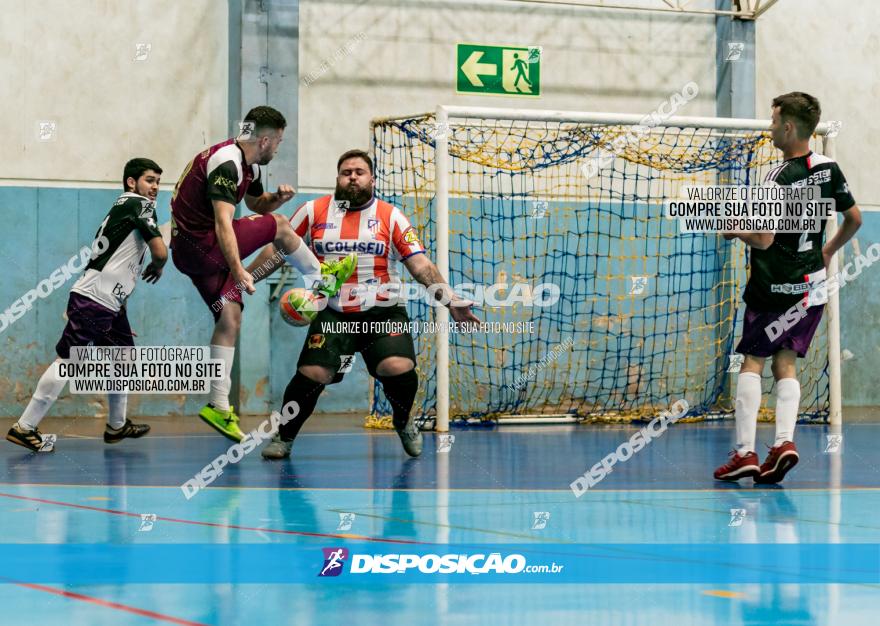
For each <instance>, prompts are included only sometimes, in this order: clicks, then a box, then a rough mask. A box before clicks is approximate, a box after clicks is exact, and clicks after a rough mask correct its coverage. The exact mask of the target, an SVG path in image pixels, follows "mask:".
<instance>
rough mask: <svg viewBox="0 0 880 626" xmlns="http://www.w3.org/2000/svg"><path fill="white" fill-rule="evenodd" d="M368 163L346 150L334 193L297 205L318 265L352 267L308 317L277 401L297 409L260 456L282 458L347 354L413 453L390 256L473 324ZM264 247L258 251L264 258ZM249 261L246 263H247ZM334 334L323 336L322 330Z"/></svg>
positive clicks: (412, 376)
mask: <svg viewBox="0 0 880 626" xmlns="http://www.w3.org/2000/svg"><path fill="white" fill-rule="evenodd" d="M375 184H376V180H375V178H374V177H373V161H372V159H371V158H370V156H369V155H368V154H367V153H366V152H363V151H361V150H349V151H348V152H346V153H345V154H343V155H342V156H341V157H340V158H339V161H338V162H337V176H336V191H335V193H334V194H333V195H332V196H330V195H328V196H324V197H322V198H318V199H316V200H312V201H310V202H307V203H306V204H304V205H302V206H301V207H300V208H299V209H297V211H296V213H294V215H293V217H292V218H291V220H290V221H291V225H292V226H293V229H294V231H295V232H296V233H297V234H298V235H299V236H300V237H302V239H303V241H305V242H307V243H308V244H309V246H310V247H311V248H312V250H313V251H314V253H315V256H316V257H318V260H320V261H322V262H326V261H331V260H333V259H335V258H339V257H343V256H345V255H347V254H350V253H352V252H354V253H355V254H357V257H358V262H357V271H356V272H355V273H354V274H353V275H352V276H351V277H350V278H348V280H347V281H346V283H345V284H344V285H343V286H342V288H341V289H340V290H339V292H338V294H337V295H336V296H334V297H333V298H332V299H330V301H329V306H327V307H326V308H325V309H324V310H322V311H321V312H320V313H319V314H318V315H317V317H315V319H314V321H313V322H312V324H311V326H310V327H309V333H308V337H307V338H306V341H305V345H304V346H303V348H302V352H301V353H300V358H299V362H298V363H297V371H296V374H295V375H294V377H293V379H292V380H291V381H290V384H288V386H287V389H286V390H285V392H284V404H285V405H286V404H287V403H289V402H291V401H295V402H296V403H297V404H298V405H299V414H298V416H297V418H296V419H295V420H291V421H289V422H287V423H286V424H284V425H282V426H281V428H280V430H279V432H278V434H277V435H276V437H275V438H274V439H273V440H272V442H271V443H269V444H268V445H267V446H266V447H265V448H264V449H263V453H262V454H263V457H265V458H267V459H282V458H286V457H288V456H289V455H290V449H291V446H292V445H293V440H294V438H295V437H296V435H297V433H298V432H299V429H300V428H301V427H302V425H303V423H304V422H305V420H306V419H307V418H308V417H309V416H310V415H311V413H312V411H313V410H314V408H315V404H316V403H317V400H318V396H319V395H320V394H321V391H322V390H323V389H324V387H325V385H329V384H332V383H337V382H339V381H340V380H342V377H343V376H344V374H345V372H347V371H349V370H350V368H351V363H352V359H353V358H354V355H355V353H358V352H359V353H360V354H361V355H362V356H363V359H364V362H365V364H366V366H367V371H369V373H370V375H371V376H373V377H374V378H375V379H376V380H378V381H379V382H380V383H382V389H383V390H384V392H385V396H386V397H387V398H388V401H389V402H390V403H391V406H392V410H393V422H394V428H395V430H396V431H397V434H398V435H399V437H400V440H401V442H402V444H403V447H404V450H406V452H407V454H409V455H410V456H419V455H420V454H421V452H422V435H421V433H420V432H419V430H418V428H417V427H416V426H415V425H414V423H413V420H412V418H411V416H410V410H411V409H412V405H413V401H414V400H415V396H416V391H417V390H418V386H419V379H418V375H417V374H416V371H415V349H414V346H413V341H412V335H410V332H409V330H408V328H407V327H408V325H409V316H408V315H407V312H406V308H404V306H403V304H402V302H401V299H400V297H399V293H398V291H399V290H398V287H399V285H400V280H399V275H398V273H397V270H396V267H395V265H396V262H397V261H400V262H402V263H403V265H404V266H405V267H406V269H407V270H408V271H409V273H410V274H411V275H412V276H413V278H415V279H416V280H417V281H418V282H420V283H421V284H422V285H424V286H425V287H428V288H429V293H434V294H436V297H437V299H438V301H441V302H444V303H446V305H447V306H449V309H450V314H451V316H452V318H453V320H455V321H456V322H460V323H471V322H478V321H479V320H478V319H477V317H476V316H475V315H474V314H473V312H472V311H471V309H470V305H471V303H470V302H468V301H466V300H464V299H462V298H460V297H458V296H457V295H456V294H455V292H453V290H452V288H451V287H450V286H449V285H448V284H447V283H446V280H445V279H444V278H443V276H442V275H441V274H440V272H439V271H438V269H437V267H436V266H435V265H434V263H432V262H431V260H430V259H428V257H427V255H426V254H425V249H424V248H423V247H422V244H421V243H420V242H419V237H418V234H417V233H416V231H415V229H414V228H413V227H412V225H411V224H410V223H409V220H408V219H407V218H406V216H405V215H404V214H403V212H402V211H401V210H400V209H399V208H397V207H395V206H393V205H391V204H389V203H387V202H383V201H382V200H379V199H378V198H376V196H375V194H374V191H375ZM270 256H271V251H270V250H268V249H267V250H264V251H263V253H261V255H260V257H261V259H258V262H259V261H260V260H262V259H265V258H269V257H270ZM255 263H256V262H255ZM328 328H329V329H332V330H336V329H339V330H340V331H339V332H327V330H326V329H328Z"/></svg>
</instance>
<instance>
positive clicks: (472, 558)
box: [318, 548, 565, 576]
mask: <svg viewBox="0 0 880 626" xmlns="http://www.w3.org/2000/svg"><path fill="white" fill-rule="evenodd" d="M323 552H324V562H323V565H322V567H321V571H320V572H319V573H318V576H339V574H340V573H342V571H343V566H344V564H345V561H346V560H348V558H349V556H350V558H351V565H350V566H349V569H348V571H349V573H350V574H407V573H411V574H469V575H478V574H558V573H560V572H562V570H563V568H564V567H565V566H564V565H557V564H556V562H555V561H554V562H552V563H550V564H541V565H529V564H528V562H527V560H526V557H525V556H523V555H522V554H516V553H512V554H507V555H503V554H502V553H501V552H491V553H489V554H485V553H478V554H433V553H426V554H413V553H410V554H351V555H349V553H348V551H347V550H346V549H345V548H323Z"/></svg>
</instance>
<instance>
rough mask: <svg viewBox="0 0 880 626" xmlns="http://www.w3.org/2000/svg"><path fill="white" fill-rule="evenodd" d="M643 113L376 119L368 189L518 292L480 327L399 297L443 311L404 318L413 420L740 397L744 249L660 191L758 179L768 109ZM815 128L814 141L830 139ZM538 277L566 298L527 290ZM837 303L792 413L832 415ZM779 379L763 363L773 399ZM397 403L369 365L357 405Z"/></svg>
mask: <svg viewBox="0 0 880 626" xmlns="http://www.w3.org/2000/svg"><path fill="white" fill-rule="evenodd" d="M658 122H659V123H658ZM640 124H644V117H643V116H640V115H626V114H613V113H588V112H568V111H541V110H533V109H498V108H478V107H458V106H440V107H438V108H437V110H436V111H435V112H433V113H425V114H420V115H412V116H403V117H395V118H384V119H377V120H374V121H373V122H372V123H371V135H372V151H373V154H374V157H375V175H376V185H377V194H378V195H379V197H380V198H382V199H384V200H386V201H388V202H391V203H393V204H395V205H397V206H399V207H401V208H402V209H403V211H404V213H405V214H406V215H407V216H408V217H409V218H410V220H411V221H412V223H413V225H414V226H415V228H416V230H417V231H418V233H419V236H420V238H421V240H422V242H423V244H424V245H425V246H426V248H427V250H428V251H429V255H430V257H431V258H432V259H434V260H435V262H436V263H437V266H438V268H439V269H440V271H441V273H442V274H443V275H444V276H447V277H448V279H449V282H450V284H451V285H453V287H456V286H460V285H482V286H484V288H488V287H492V291H493V293H494V295H495V296H496V300H497V299H498V297H499V296H500V298H502V299H503V298H504V296H505V295H506V294H510V295H513V294H514V293H515V294H517V295H518V296H519V297H517V298H511V300H512V301H513V304H512V305H509V306H492V305H491V304H483V306H481V307H480V308H479V309H477V310H476V314H477V316H478V317H480V318H481V320H483V321H485V322H490V323H494V326H492V327H491V328H490V329H489V332H475V333H460V332H447V331H446V329H447V327H446V323H447V322H448V321H449V313H448V310H447V309H446V308H443V307H434V306H429V305H428V304H427V303H426V302H425V301H424V300H421V299H419V300H415V301H410V302H409V303H408V305H407V306H408V309H409V313H410V315H411V317H412V319H413V320H416V321H420V322H434V323H435V326H434V327H433V328H431V327H428V328H429V329H430V330H429V332H420V333H416V334H415V335H414V338H415V342H416V349H417V354H418V364H417V368H418V371H419V374H420V380H421V384H420V390H419V396H418V397H417V399H416V406H415V408H414V411H415V413H416V414H417V415H418V416H419V419H420V421H421V422H422V423H423V426H425V427H428V428H430V427H431V426H434V427H435V428H436V429H437V430H438V431H444V430H447V429H448V426H449V422H450V420H500V421H506V420H514V421H516V420H526V419H528V420H539V421H542V422H565V421H577V420H597V421H614V420H630V419H634V418H647V417H651V416H653V415H656V414H657V412H659V411H660V410H662V409H666V408H668V407H669V406H670V405H672V404H673V403H674V402H675V401H677V400H679V399H685V400H687V402H688V403H689V405H690V406H691V410H690V412H689V414H688V419H695V420H699V419H706V418H712V417H723V416H724V415H728V414H730V413H731V411H732V408H733V401H732V399H731V395H732V393H731V389H732V388H733V387H734V386H735V379H734V376H735V371H736V364H737V357H736V355H735V354H734V347H735V345H736V342H737V340H738V335H739V333H740V331H741V320H742V313H743V309H744V305H743V304H742V291H743V287H744V285H745V280H746V277H747V274H746V265H747V262H748V250H747V247H746V246H744V245H743V244H742V242H740V241H735V242H728V241H725V240H724V239H723V238H722V237H721V236H720V235H718V234H715V233H711V234H682V233H680V232H679V225H678V222H677V220H672V219H667V218H666V217H664V208H663V202H664V200H666V199H669V198H674V197H678V195H679V193H680V192H681V189H682V187H683V186H693V185H718V184H729V185H756V184H760V183H761V182H762V181H763V180H764V177H765V175H766V174H767V172H768V171H769V170H770V169H771V168H772V167H774V165H776V164H778V163H779V162H780V160H781V155H780V153H779V152H778V151H777V150H775V149H774V148H773V146H772V143H771V140H770V136H769V132H768V127H769V122H768V121H766V120H745V119H729V118H698V117H671V118H668V119H666V120H665V121H658V120H656V119H655V120H653V123H652V124H650V125H640ZM826 132H827V127H826V125H824V124H822V125H820V126H819V128H818V129H817V133H816V136H815V138H814V145H815V148H814V149H815V150H816V151H817V152H823V153H825V154H829V155H831V154H830V153H831V151H832V149H833V147H832V145H831V142H832V140H831V138H830V137H828V136H827V135H826ZM836 227H837V224H836V222H835V220H829V226H828V228H829V230H831V229H836ZM836 266H837V259H836V258H835V260H834V262H833V264H832V267H831V268H829V275H832V276H833V275H834V274H835V272H836ZM407 279H409V277H408V275H406V273H405V272H404V280H407ZM548 283H549V284H553V285H555V286H557V287H558V292H559V298H558V301H556V302H555V303H554V304H552V305H549V306H537V304H538V301H539V300H541V298H538V297H536V292H537V290H538V289H539V286H540V285H545V284H548ZM469 289H471V288H469ZM472 291H473V290H472V289H471V292H472ZM530 298H531V301H530ZM838 320H839V317H838V301H837V296H836V294H835V295H834V296H832V300H831V301H830V302H829V304H828V306H827V309H826V315H825V316H824V319H823V322H822V326H821V328H820V330H819V332H818V333H817V336H816V338H815V339H814V342H813V345H812V347H811V350H810V353H809V354H808V355H807V358H806V359H802V360H799V372H798V376H799V378H800V381H801V386H802V399H801V407H800V416H799V417H800V419H801V420H802V421H804V420H807V421H829V420H830V421H831V422H832V423H836V422H839V420H840V358H839V353H840V341H839V321H838ZM516 322H520V323H521V325H520V326H519V327H518V328H520V329H523V328H524V329H526V330H521V332H516V331H514V330H511V329H513V328H515V327H516V325H515V324H513V323H516ZM493 329H494V330H493ZM453 330H454V329H453ZM496 330H497V332H496ZM772 384H773V382H772V377H771V376H770V375H769V367H768V372H767V375H766V376H765V377H764V385H765V389H764V391H765V395H764V399H765V400H764V401H765V402H767V400H768V398H772V396H768V395H767V394H766V392H768V391H770V387H771V386H772ZM769 409H770V407H767V406H764V407H763V408H762V413H763V414H764V415H767V414H768V411H769ZM389 414H390V407H389V406H388V405H387V403H386V400H385V398H384V395H383V394H382V393H381V392H380V387H379V385H378V383H376V386H375V387H374V389H373V402H372V416H371V417H370V418H368V421H370V422H372V423H373V424H377V423H378V421H377V420H378V418H380V417H382V416H387V415H389Z"/></svg>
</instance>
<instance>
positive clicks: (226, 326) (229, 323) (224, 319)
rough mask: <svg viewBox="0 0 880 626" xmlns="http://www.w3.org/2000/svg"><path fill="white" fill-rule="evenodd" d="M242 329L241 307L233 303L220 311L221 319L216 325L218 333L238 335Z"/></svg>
mask: <svg viewBox="0 0 880 626" xmlns="http://www.w3.org/2000/svg"><path fill="white" fill-rule="evenodd" d="M240 328H241V306H240V305H239V304H238V303H236V302H231V303H229V304H227V305H226V306H224V307H223V308H222V309H221V310H220V317H219V318H218V319H217V323H216V324H215V325H214V329H215V330H216V331H217V332H220V333H223V334H227V335H228V334H230V333H233V334H236V335H237V334H238V331H239V329H240Z"/></svg>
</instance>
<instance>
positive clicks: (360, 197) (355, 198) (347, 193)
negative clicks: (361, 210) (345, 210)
mask: <svg viewBox="0 0 880 626" xmlns="http://www.w3.org/2000/svg"><path fill="white" fill-rule="evenodd" d="M333 197H334V198H335V199H336V200H347V201H348V204H349V206H351V207H352V208H356V207H360V206H363V205H365V204H366V203H367V202H369V201H370V200H372V198H373V186H372V185H369V186H368V187H366V188H364V187H356V186H354V185H340V184H339V183H336V191H335V193H334V194H333Z"/></svg>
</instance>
